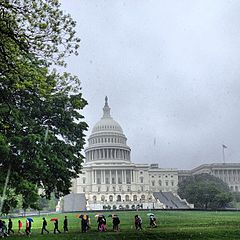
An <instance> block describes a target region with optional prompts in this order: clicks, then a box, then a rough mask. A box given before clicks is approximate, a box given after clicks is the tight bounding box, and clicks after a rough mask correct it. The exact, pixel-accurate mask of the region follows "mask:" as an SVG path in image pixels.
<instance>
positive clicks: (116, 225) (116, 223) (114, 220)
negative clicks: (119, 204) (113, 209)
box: [112, 215, 120, 232]
mask: <svg viewBox="0 0 240 240" xmlns="http://www.w3.org/2000/svg"><path fill="white" fill-rule="evenodd" d="M112 223H113V231H114V232H118V231H119V224H120V219H119V217H118V216H117V215H113V216H112Z"/></svg>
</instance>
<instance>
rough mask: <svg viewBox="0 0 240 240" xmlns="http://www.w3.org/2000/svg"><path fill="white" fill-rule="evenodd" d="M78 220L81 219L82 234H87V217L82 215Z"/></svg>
mask: <svg viewBox="0 0 240 240" xmlns="http://www.w3.org/2000/svg"><path fill="white" fill-rule="evenodd" d="M79 218H81V219H82V233H84V232H87V229H88V219H89V216H88V215H87V214H82V215H80V216H79Z"/></svg>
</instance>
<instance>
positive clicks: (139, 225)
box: [135, 215, 142, 230]
mask: <svg viewBox="0 0 240 240" xmlns="http://www.w3.org/2000/svg"><path fill="white" fill-rule="evenodd" d="M135 228H136V230H142V219H141V217H140V216H139V215H135Z"/></svg>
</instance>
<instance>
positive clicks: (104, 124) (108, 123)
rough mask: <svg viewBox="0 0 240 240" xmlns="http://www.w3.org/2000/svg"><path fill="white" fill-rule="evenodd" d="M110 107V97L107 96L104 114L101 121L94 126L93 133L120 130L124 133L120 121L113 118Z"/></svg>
mask: <svg viewBox="0 0 240 240" xmlns="http://www.w3.org/2000/svg"><path fill="white" fill-rule="evenodd" d="M110 110H111V109H110V107H109V106H108V98H107V97H106V98H105V105H104V108H103V116H102V118H101V120H100V121H98V122H97V123H96V124H95V126H94V127H93V130H92V134H94V133H96V132H108V131H111V132H120V133H123V130H122V128H121V126H120V125H119V123H118V122H116V121H115V120H113V118H112V117H111V115H110Z"/></svg>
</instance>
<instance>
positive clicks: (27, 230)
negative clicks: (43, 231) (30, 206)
mask: <svg viewBox="0 0 240 240" xmlns="http://www.w3.org/2000/svg"><path fill="white" fill-rule="evenodd" d="M29 223H30V221H29V220H28V219H27V220H26V229H25V233H26V235H27V236H29V235H30V228H29Z"/></svg>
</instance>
